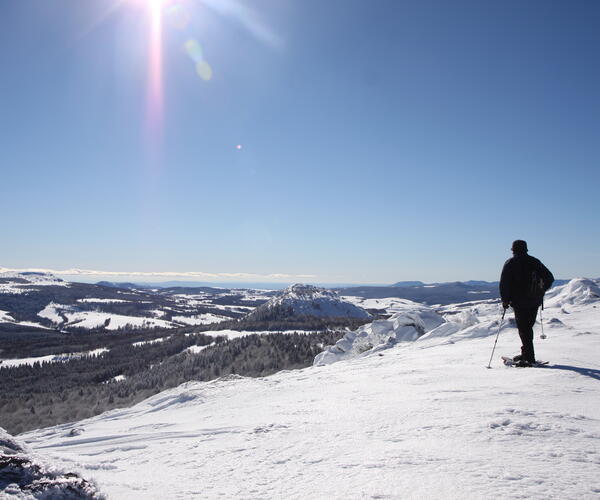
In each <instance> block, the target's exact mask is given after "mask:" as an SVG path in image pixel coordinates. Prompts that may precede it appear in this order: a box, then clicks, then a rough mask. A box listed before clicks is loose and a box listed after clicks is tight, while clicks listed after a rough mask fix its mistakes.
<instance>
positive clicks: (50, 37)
mask: <svg viewBox="0 0 600 500" xmlns="http://www.w3.org/2000/svg"><path fill="white" fill-rule="evenodd" d="M150 3H151V2H148V1H144V0H122V1H119V2H116V1H112V0H86V1H85V2H82V1H81V0H47V1H42V0H19V1H14V0H0V67H1V68H2V73H1V75H2V76H1V78H0V138H1V139H0V142H1V145H2V147H1V148H0V169H1V179H2V181H1V183H0V227H1V228H2V235H3V238H2V242H3V244H2V245H1V246H0V267H5V268H18V269H26V268H48V269H54V270H64V269H70V268H81V269H90V270H100V271H108V272H112V271H119V272H123V273H127V272H134V271H135V272H144V273H154V272H165V271H169V272H173V273H176V274H178V275H179V277H186V273H189V272H203V273H209V274H210V275H209V276H208V278H209V279H219V280H222V279H223V278H224V277H223V273H225V274H228V273H245V274H243V275H242V279H246V278H247V279H249V280H250V279H251V280H253V281H257V280H259V281H269V280H270V279H281V280H289V281H296V280H300V281H316V282H329V283H331V282H357V283H358V282H370V283H391V282H395V281H399V280H412V279H419V280H423V281H450V280H466V279H489V280H493V279H497V278H498V274H499V271H500V268H501V266H502V263H503V262H504V260H505V259H506V258H508V257H509V256H510V251H509V248H510V243H511V241H512V240H513V239H516V238H523V239H526V240H528V242H529V247H530V250H531V253H532V254H533V255H535V256H537V257H539V258H541V259H542V260H543V261H544V262H545V263H546V264H547V265H548V267H550V268H551V270H553V271H554V273H555V275H556V276H557V277H564V278H567V277H574V276H588V277H597V276H600V265H599V264H598V263H599V262H600V232H599V231H598V230H597V227H598V220H597V219H598V216H599V215H600V210H599V209H598V204H597V199H598V186H599V185H600V173H599V170H600V169H599V166H600V161H599V160H600V147H599V145H600V93H599V90H598V89H600V69H599V65H598V57H597V55H598V50H599V49H600V30H598V26H599V25H600V4H599V3H598V2H596V1H574V2H546V1H530V2H522V1H514V2H513V1H505V2H495V1H494V2H493V1H489V2H488V1H481V0H478V1H475V0H474V1H456V2H445V1H437V2H432V1H412V2H408V1H406V2H405V1H400V0H377V1H367V0H363V1H358V0H328V1H322V0H293V1H292V0H254V1H242V0H240V1H236V0H222V1H218V0H197V1H193V0H189V1H185V2H165V5H164V6H163V9H162V10H163V14H162V15H163V17H162V21H163V25H162V36H163V38H162V44H161V47H162V73H161V74H162V76H163V98H164V105H163V113H162V115H160V116H161V118H160V120H157V123H154V125H153V124H149V120H150V118H149V117H150V116H151V112H150V111H149V106H150V103H149V98H148V86H149V69H148V66H149V57H148V53H149V50H150V45H151V37H150V27H149V25H150V20H151V16H150V11H151V9H150ZM184 21H185V22H184ZM190 41H194V42H195V43H196V44H198V46H199V47H200V50H201V52H202V60H203V61H205V63H206V64H208V65H209V66H210V68H211V71H212V77H211V79H209V80H205V79H203V78H201V77H200V76H199V74H198V73H197V71H196V68H195V63H194V61H193V60H192V58H191V57H190V55H189V54H188V53H186V51H185V50H184V45H185V43H186V42H190ZM188 47H189V44H188ZM195 56H196V57H197V59H198V53H196V54H195ZM203 64H204V63H203ZM204 76H205V77H206V73H204ZM238 145H241V146H242V147H241V149H238V148H237V147H236V146H238ZM273 274H281V275H283V276H281V277H280V278H273V276H272V275H273ZM213 275H214V276H213ZM174 277H177V276H174ZM198 277H199V276H194V278H195V279H198ZM227 277H228V276H225V278H227ZM237 278H239V276H238V277H236V280H238V281H239V279H237ZM165 279H171V278H165ZM232 279H233V278H232ZM148 280H152V281H155V280H154V279H152V278H150V277H148V279H147V281H148Z"/></svg>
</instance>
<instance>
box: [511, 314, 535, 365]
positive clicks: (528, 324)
mask: <svg viewBox="0 0 600 500" xmlns="http://www.w3.org/2000/svg"><path fill="white" fill-rule="evenodd" d="M513 309H514V311H515V321H516V322H517V328H518V329H519V337H521V344H522V347H521V356H522V360H523V361H527V362H529V363H532V364H533V363H535V351H534V348H533V325H534V324H535V318H536V317H537V310H538V308H537V307H513Z"/></svg>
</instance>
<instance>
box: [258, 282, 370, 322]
mask: <svg viewBox="0 0 600 500" xmlns="http://www.w3.org/2000/svg"><path fill="white" fill-rule="evenodd" d="M282 316H283V317H286V318H289V317H294V316H315V317H332V318H369V317H370V314H369V313H368V312H367V311H365V310H364V309H362V308H361V307H358V306H356V305H354V304H352V303H350V302H348V301H346V300H343V299H341V298H340V297H339V295H338V294H337V293H336V292H334V291H332V290H327V289H325V288H319V287H316V286H311V285H302V284H295V285H292V286H290V287H288V288H286V289H285V290H283V291H282V292H281V293H280V294H279V295H277V296H276V297H273V298H272V299H271V300H269V301H268V302H267V303H265V304H263V305H261V306H259V307H257V308H256V309H255V310H254V311H252V312H251V313H250V314H249V315H248V316H247V319H271V318H275V317H277V318H281V317H282Z"/></svg>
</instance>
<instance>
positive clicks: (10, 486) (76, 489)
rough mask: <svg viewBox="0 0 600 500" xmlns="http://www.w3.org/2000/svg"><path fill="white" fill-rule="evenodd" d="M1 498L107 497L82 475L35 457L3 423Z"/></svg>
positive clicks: (68, 499) (99, 499)
mask: <svg viewBox="0 0 600 500" xmlns="http://www.w3.org/2000/svg"><path fill="white" fill-rule="evenodd" d="M5 495H6V496H5ZM0 498H14V499H15V500H33V499H51V498H57V499H58V498H61V499H65V500H88V499H94V500H103V499H104V498H105V497H104V495H102V494H101V493H100V492H99V491H98V489H97V488H96V486H95V485H94V484H92V483H90V482H88V481H86V480H85V479H83V478H82V477H80V476H79V475H77V474H74V473H72V472H65V471H63V470H61V469H59V468H57V467H54V466H50V465H47V464H45V463H42V462H40V461H39V460H37V459H35V458H32V456H31V451H30V450H28V449H27V448H26V447H25V446H24V445H22V444H20V443H19V442H18V441H17V440H16V439H14V438H13V437H12V436H11V435H10V434H8V433H7V432H6V431H5V430H4V429H2V428H1V427H0Z"/></svg>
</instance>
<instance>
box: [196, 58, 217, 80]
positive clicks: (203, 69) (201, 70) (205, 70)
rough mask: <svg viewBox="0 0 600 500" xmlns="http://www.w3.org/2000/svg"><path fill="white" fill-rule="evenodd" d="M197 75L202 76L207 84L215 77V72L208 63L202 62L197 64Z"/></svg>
mask: <svg viewBox="0 0 600 500" xmlns="http://www.w3.org/2000/svg"><path fill="white" fill-rule="evenodd" d="M196 73H198V75H200V78H202V79H203V80H204V81H205V82H207V81H209V80H210V79H211V78H212V76H213V70H212V68H211V67H210V65H209V64H208V63H207V62H206V61H200V62H199V63H198V64H196Z"/></svg>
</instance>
